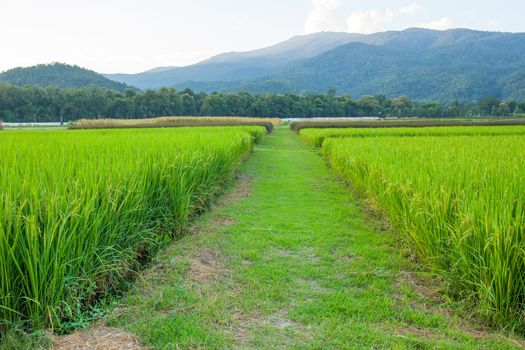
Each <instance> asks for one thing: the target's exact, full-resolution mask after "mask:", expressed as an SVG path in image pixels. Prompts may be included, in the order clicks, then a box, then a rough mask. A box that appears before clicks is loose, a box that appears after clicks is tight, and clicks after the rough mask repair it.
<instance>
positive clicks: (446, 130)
mask: <svg viewBox="0 0 525 350" xmlns="http://www.w3.org/2000/svg"><path fill="white" fill-rule="evenodd" d="M300 135H301V137H302V138H303V139H304V140H306V141H307V142H308V143H310V144H311V145H315V146H317V147H320V146H322V144H323V141H324V140H325V139H326V138H339V137H370V136H404V137H410V136H462V135H463V136H480V135H487V136H488V135H525V125H524V126H498V127H494V126H440V127H426V128H421V127H419V128H412V127H407V128H369V129H367V128H364V129H363V128H346V129H344V128H342V129H339V128H336V129H302V130H301V131H300Z"/></svg>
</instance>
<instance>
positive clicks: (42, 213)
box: [0, 127, 265, 336]
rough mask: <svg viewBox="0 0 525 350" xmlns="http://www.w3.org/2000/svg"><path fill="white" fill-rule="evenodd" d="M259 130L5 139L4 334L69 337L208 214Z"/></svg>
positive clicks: (0, 180)
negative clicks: (52, 331) (20, 330)
mask: <svg viewBox="0 0 525 350" xmlns="http://www.w3.org/2000/svg"><path fill="white" fill-rule="evenodd" d="M264 135H265V129H264V128H262V127H231V128H229V127H222V128H217V127H216V128H177V129H140V130H136V129H127V130H78V131H67V130H63V131H5V132H4V133H2V136H1V137H0V149H1V150H2V156H1V157H0V319H1V320H2V321H1V322H0V336H1V334H2V333H5V331H7V330H8V329H9V328H10V327H12V326H13V325H20V324H22V325H23V326H25V327H26V328H27V329H43V328H60V327H61V324H63V323H64V322H69V321H72V320H74V318H75V317H76V315H78V314H82V313H83V312H85V311H86V310H87V309H88V308H89V306H90V305H93V304H94V303H96V302H97V301H98V300H100V299H101V298H102V297H104V296H106V295H108V293H112V292H113V291H115V290H117V289H118V288H119V287H120V286H122V284H123V283H124V282H125V281H127V280H129V278H130V277H131V276H132V275H133V271H135V270H136V269H137V268H138V267H139V266H140V264H141V263H143V262H145V261H147V259H148V258H149V257H150V256H151V254H152V253H153V252H154V251H155V250H156V249H158V248H159V247H160V246H161V245H162V244H163V242H166V240H167V238H170V237H171V238H173V237H176V236H177V235H179V234H180V233H181V230H182V228H183V227H184V225H185V224H187V222H188V220H191V218H192V217H193V216H194V215H196V214H197V213H199V212H200V211H202V210H204V209H205V208H206V206H207V204H208V203H209V202H210V200H211V199H212V198H213V197H214V196H215V195H216V194H217V193H218V191H219V190H220V188H221V186H222V184H223V183H224V181H226V180H227V179H228V177H229V176H230V174H231V173H232V171H233V170H234V169H235V166H236V165H237V164H238V163H239V162H240V161H241V160H242V159H243V158H244V157H245V156H246V155H247V154H248V153H249V152H250V151H251V148H252V145H253V143H254V141H255V140H258V139H261V138H262V137H264Z"/></svg>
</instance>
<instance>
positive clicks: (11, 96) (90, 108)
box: [0, 84, 525, 122]
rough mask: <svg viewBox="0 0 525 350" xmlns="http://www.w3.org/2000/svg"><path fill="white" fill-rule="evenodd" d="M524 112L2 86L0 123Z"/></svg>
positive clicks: (505, 106)
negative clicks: (194, 117) (171, 117)
mask: <svg viewBox="0 0 525 350" xmlns="http://www.w3.org/2000/svg"><path fill="white" fill-rule="evenodd" d="M523 113H525V101H502V100H500V99H498V98H496V97H487V98H484V99H482V100H481V101H479V102H477V103H466V102H460V101H453V102H450V103H441V102H437V101H413V100H411V99H410V98H408V97H406V96H401V97H398V98H393V99H390V98H386V97H385V96H365V97H362V98H359V99H353V98H352V97H351V96H349V95H346V94H345V95H336V93H335V91H333V90H332V91H328V92H327V93H325V94H309V95H304V96H303V95H293V94H273V93H269V94H261V95H252V94H248V93H232V94H222V93H211V94H206V93H195V92H194V91H192V90H190V89H186V90H181V91H177V90H176V89H173V88H162V89H159V90H147V91H144V92H141V91H137V90H133V89H127V90H125V91H123V92H118V91H115V90H106V89H102V88H100V87H98V86H94V85H93V86H88V87H82V88H67V89H59V88H56V87H34V86H23V87H19V86H14V85H10V84H0V120H3V121H4V122H67V121H71V120H77V119H80V118H88V119H96V118H126V119H133V118H150V117H160V116H253V117H279V118H315V117H435V118H443V117H470V116H510V115H512V114H523Z"/></svg>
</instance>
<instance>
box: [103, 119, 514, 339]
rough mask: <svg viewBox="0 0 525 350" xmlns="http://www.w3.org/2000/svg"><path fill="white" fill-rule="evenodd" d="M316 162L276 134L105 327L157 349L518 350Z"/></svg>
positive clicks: (293, 139) (281, 132)
mask: <svg viewBox="0 0 525 350" xmlns="http://www.w3.org/2000/svg"><path fill="white" fill-rule="evenodd" d="M362 207H363V206H362V203H359V202H357V201H356V200H355V199H354V197H353V196H352V195H351V194H350V192H349V191H348V189H347V188H345V187H344V185H342V183H341V182H339V181H337V180H336V178H335V176H334V174H333V173H332V171H331V170H329V168H328V167H327V166H326V164H325V162H324V161H323V159H322V157H321V155H320V154H319V151H318V150H316V149H314V148H312V147H310V146H308V145H306V144H305V143H304V142H302V141H301V140H300V139H299V137H298V136H296V135H294V134H293V133H291V132H290V131H288V130H286V129H283V128H278V129H277V130H276V132H274V133H273V134H272V135H271V136H269V137H267V139H266V141H265V143H264V144H262V145H259V146H257V147H256V150H255V153H254V154H253V155H252V156H251V157H250V158H249V159H248V161H247V162H246V163H245V164H244V166H243V170H242V172H241V174H240V175H239V181H238V184H237V186H236V187H235V188H234V189H233V190H232V192H231V193H230V194H229V195H227V196H226V197H224V198H223V200H222V201H221V203H219V204H218V205H217V206H216V208H215V209H214V210H213V211H212V212H210V213H207V214H206V215H205V216H203V217H202V218H201V219H200V220H199V222H198V223H197V224H196V225H195V226H194V227H192V229H191V230H190V234H189V235H187V236H186V237H184V238H183V239H182V240H181V241H179V242H177V243H176V244H175V245H173V246H172V247H171V248H170V249H169V250H168V251H166V252H165V253H164V254H162V255H161V256H160V257H159V258H158V259H157V261H156V264H155V267H154V268H152V269H151V270H149V271H148V272H147V273H146V274H145V275H144V276H143V277H142V278H141V280H140V282H139V283H138V284H137V285H136V288H135V289H134V291H133V292H132V293H131V294H130V295H129V296H128V297H127V298H126V299H124V300H123V301H122V303H121V304H120V305H118V307H116V308H115V309H114V310H113V312H112V316H111V317H110V318H109V320H108V324H109V325H110V326H112V327H120V328H123V329H125V330H127V331H128V332H131V333H134V334H136V335H137V336H138V337H139V338H140V339H141V342H143V343H144V344H145V345H146V346H148V347H150V348H153V349H179V348H180V349H187V348H206V349H224V348H243V349H244V348H264V349H275V348H281V349H282V348H287V349H289V348H292V349H293V348H297V349H302V348H304V349H370V348H374V349H427V348H428V349H430V348H446V349H496V348H497V349H513V348H520V346H523V344H524V343H523V340H522V339H520V338H517V337H510V336H507V335H504V334H502V333H492V332H490V331H487V330H485V329H483V328H481V327H480V326H477V325H476V323H475V322H472V321H468V320H467V319H468V317H466V316H465V315H464V314H463V313H462V310H463V309H462V305H461V304H457V303H453V302H451V301H447V300H444V299H442V298H441V297H440V296H439V295H440V294H439V293H438V292H439V287H438V286H437V285H436V284H435V280H434V279H432V278H428V277H426V276H424V275H423V274H422V273H416V272H414V271H415V270H414V266H413V265H412V263H410V262H409V261H408V260H407V259H406V258H404V257H402V254H400V252H399V249H398V248H397V247H398V245H397V242H395V240H394V235H393V234H391V232H389V231H388V230H386V229H384V228H382V227H383V225H382V224H381V223H380V222H379V221H378V220H376V219H374V218H373V217H372V216H371V215H369V214H367V213H366V212H364V211H363V210H362Z"/></svg>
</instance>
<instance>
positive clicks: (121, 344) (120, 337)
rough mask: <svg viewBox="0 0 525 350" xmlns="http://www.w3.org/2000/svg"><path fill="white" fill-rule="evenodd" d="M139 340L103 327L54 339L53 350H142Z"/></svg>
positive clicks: (118, 330) (130, 335)
mask: <svg viewBox="0 0 525 350" xmlns="http://www.w3.org/2000/svg"><path fill="white" fill-rule="evenodd" d="M143 349H146V348H145V347H144V346H143V345H142V344H141V342H140V341H139V339H138V338H137V337H136V336H134V335H132V334H130V333H126V332H123V331H122V330H120V329H116V328H110V327H105V326H99V327H95V328H93V329H90V330H87V331H83V332H77V333H74V334H70V335H65V336H60V337H55V339H54V340H53V350H143Z"/></svg>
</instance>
